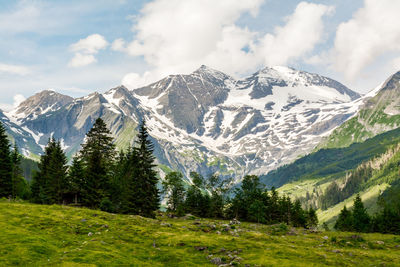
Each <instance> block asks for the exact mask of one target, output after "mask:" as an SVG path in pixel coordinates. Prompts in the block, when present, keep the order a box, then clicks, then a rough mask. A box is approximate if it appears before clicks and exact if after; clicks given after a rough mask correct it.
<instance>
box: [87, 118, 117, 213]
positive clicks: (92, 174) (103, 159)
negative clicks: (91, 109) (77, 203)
mask: <svg viewBox="0 0 400 267" xmlns="http://www.w3.org/2000/svg"><path fill="white" fill-rule="evenodd" d="M115 154H116V152H115V145H114V143H113V138H112V137H111V132H110V130H108V128H107V125H106V124H105V123H104V121H103V120H102V119H101V118H98V119H97V120H96V121H95V123H94V124H93V127H92V128H91V129H90V131H89V132H88V133H87V134H86V142H85V143H84V144H83V145H82V150H81V151H80V159H81V160H82V164H83V167H84V182H83V188H82V189H83V194H82V203H83V204H84V205H85V206H88V207H92V208H98V207H99V206H100V203H101V202H102V201H103V200H105V201H106V200H107V199H108V198H109V197H110V191H111V188H110V186H111V177H112V175H113V173H112V171H113V165H114V162H115Z"/></svg>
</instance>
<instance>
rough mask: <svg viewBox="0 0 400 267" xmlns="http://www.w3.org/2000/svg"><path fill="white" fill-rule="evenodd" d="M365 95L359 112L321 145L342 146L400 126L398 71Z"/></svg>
mask: <svg viewBox="0 0 400 267" xmlns="http://www.w3.org/2000/svg"><path fill="white" fill-rule="evenodd" d="M375 94H376V95H375ZM364 98H365V99H366V101H365V104H364V105H363V106H362V107H361V108H360V111H359V112H358V114H357V115H356V116H354V117H353V118H351V119H350V120H348V121H347V122H345V123H344V124H343V125H341V126H340V127H338V128H337V129H335V130H334V131H333V133H332V134H331V135H330V136H329V137H328V138H327V139H326V140H325V141H324V142H323V143H322V144H321V145H320V147H344V146H348V145H350V144H351V143H354V142H361V141H364V140H366V139H367V138H371V137H373V136H375V135H377V134H379V133H383V132H385V131H389V130H392V129H395V128H397V127H400V71H399V72H397V73H395V74H393V75H392V76H391V77H389V78H388V79H387V80H386V81H385V82H384V83H383V85H382V86H379V87H378V88H376V89H375V90H373V91H372V92H371V93H370V94H368V95H366V96H365V97H364Z"/></svg>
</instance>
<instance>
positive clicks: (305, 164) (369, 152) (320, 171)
mask: <svg viewBox="0 0 400 267" xmlns="http://www.w3.org/2000/svg"><path fill="white" fill-rule="evenodd" d="M399 142H400V128H399V129H395V130H392V131H388V132H385V133H383V134H380V135H377V136H375V137H373V138H371V139H368V140H366V141H365V142H363V143H355V144H352V145H351V146H349V147H345V148H333V149H321V150H319V151H317V152H314V153H311V154H309V155H307V156H305V157H302V158H300V159H298V160H296V161H295V162H294V163H292V164H289V165H285V166H282V167H280V168H278V169H277V170H274V171H271V172H269V173H268V174H267V175H264V176H261V180H262V181H263V182H264V183H265V184H266V185H267V186H281V185H283V184H286V183H288V182H291V181H296V180H301V179H311V178H320V177H324V176H327V175H338V176H340V175H343V174H345V171H347V170H352V169H354V168H355V167H357V166H358V165H359V164H360V163H361V162H363V161H366V160H369V159H371V158H373V157H374V156H376V155H379V154H381V153H383V152H385V151H386V150H387V148H388V147H389V146H391V145H393V144H397V143H399Z"/></svg>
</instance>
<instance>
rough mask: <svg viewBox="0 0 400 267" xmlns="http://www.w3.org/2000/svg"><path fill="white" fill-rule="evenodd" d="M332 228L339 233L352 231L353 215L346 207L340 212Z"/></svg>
mask: <svg viewBox="0 0 400 267" xmlns="http://www.w3.org/2000/svg"><path fill="white" fill-rule="evenodd" d="M334 228H335V229H336V230H339V231H353V214H352V212H351V211H349V210H348V209H347V208H346V206H344V207H343V209H342V210H341V211H340V214H339V217H338V219H337V220H336V223H335V226H334Z"/></svg>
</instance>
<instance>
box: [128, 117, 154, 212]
mask: <svg viewBox="0 0 400 267" xmlns="http://www.w3.org/2000/svg"><path fill="white" fill-rule="evenodd" d="M153 150H154V149H153V144H152V143H151V141H150V136H149V134H148V132H147V127H146V122H145V120H143V121H142V123H141V124H140V126H139V133H138V136H137V141H136V146H135V147H134V149H133V154H134V155H135V157H137V165H136V170H135V171H136V175H135V178H134V179H135V180H134V182H135V183H136V185H135V191H133V192H132V193H133V194H134V195H136V197H137V199H139V198H140V200H139V201H140V203H138V205H137V212H136V213H137V214H139V215H141V216H144V217H150V218H154V217H155V214H154V212H155V211H156V210H158V208H159V206H160V196H159V194H160V193H159V191H158V188H157V183H158V177H157V172H156V171H155V170H154V168H155V167H156V165H155V163H154V162H155V157H154V155H153Z"/></svg>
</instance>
